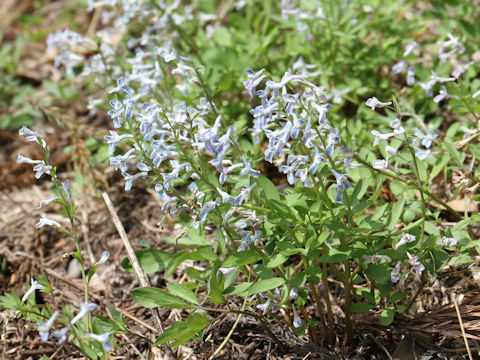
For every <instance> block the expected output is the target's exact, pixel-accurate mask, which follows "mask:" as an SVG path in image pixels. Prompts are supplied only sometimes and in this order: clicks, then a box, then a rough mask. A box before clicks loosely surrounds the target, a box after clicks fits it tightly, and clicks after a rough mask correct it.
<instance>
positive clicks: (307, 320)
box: [299, 306, 320, 345]
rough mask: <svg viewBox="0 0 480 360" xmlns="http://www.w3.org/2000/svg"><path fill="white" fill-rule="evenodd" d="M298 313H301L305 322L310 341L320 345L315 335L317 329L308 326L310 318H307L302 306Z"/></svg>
mask: <svg viewBox="0 0 480 360" xmlns="http://www.w3.org/2000/svg"><path fill="white" fill-rule="evenodd" d="M299 310H300V312H301V313H302V315H303V317H304V318H305V321H306V322H307V324H308V331H309V332H310V336H311V337H312V340H313V342H314V343H315V344H317V345H320V340H319V339H318V334H317V329H316V328H315V327H313V326H312V325H310V317H309V316H308V313H307V311H306V310H305V308H304V307H303V306H300V308H299Z"/></svg>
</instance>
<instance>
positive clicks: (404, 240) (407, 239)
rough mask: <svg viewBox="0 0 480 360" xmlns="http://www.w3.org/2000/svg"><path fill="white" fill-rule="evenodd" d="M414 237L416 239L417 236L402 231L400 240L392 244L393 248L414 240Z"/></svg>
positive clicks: (396, 248)
mask: <svg viewBox="0 0 480 360" xmlns="http://www.w3.org/2000/svg"><path fill="white" fill-rule="evenodd" d="M416 239H417V237H416V236H415V235H412V234H408V233H404V232H402V238H401V239H400V241H399V242H398V243H397V244H396V245H395V246H394V249H395V250H398V248H399V247H400V246H402V245H405V244H408V243H411V242H413V241H415V240H416Z"/></svg>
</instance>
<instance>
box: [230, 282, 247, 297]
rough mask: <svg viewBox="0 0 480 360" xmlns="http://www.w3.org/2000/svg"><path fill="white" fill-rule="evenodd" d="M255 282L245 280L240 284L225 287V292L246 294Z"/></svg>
mask: <svg viewBox="0 0 480 360" xmlns="http://www.w3.org/2000/svg"><path fill="white" fill-rule="evenodd" d="M252 284H253V282H244V283H241V284H238V285H234V286H230V287H229V288H228V289H225V291H224V292H223V294H224V295H243V294H246V292H247V290H248V288H249V287H251V286H252Z"/></svg>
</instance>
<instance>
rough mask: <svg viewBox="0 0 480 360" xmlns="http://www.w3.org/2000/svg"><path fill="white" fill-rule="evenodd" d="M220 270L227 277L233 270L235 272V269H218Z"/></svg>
mask: <svg viewBox="0 0 480 360" xmlns="http://www.w3.org/2000/svg"><path fill="white" fill-rule="evenodd" d="M218 270H219V271H220V272H221V273H222V274H223V275H224V276H225V277H227V276H228V274H230V273H231V272H232V271H233V270H235V268H234V267H221V268H218Z"/></svg>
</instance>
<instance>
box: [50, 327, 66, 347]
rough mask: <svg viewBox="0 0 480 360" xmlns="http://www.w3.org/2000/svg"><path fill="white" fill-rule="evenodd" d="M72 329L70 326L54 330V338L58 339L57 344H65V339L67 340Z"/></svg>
mask: <svg viewBox="0 0 480 360" xmlns="http://www.w3.org/2000/svg"><path fill="white" fill-rule="evenodd" d="M69 331H70V328H68V327H64V328H62V329H60V330H56V331H54V332H52V338H54V339H58V340H57V345H61V344H63V343H64V342H65V341H67V334H68V332H69Z"/></svg>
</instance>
